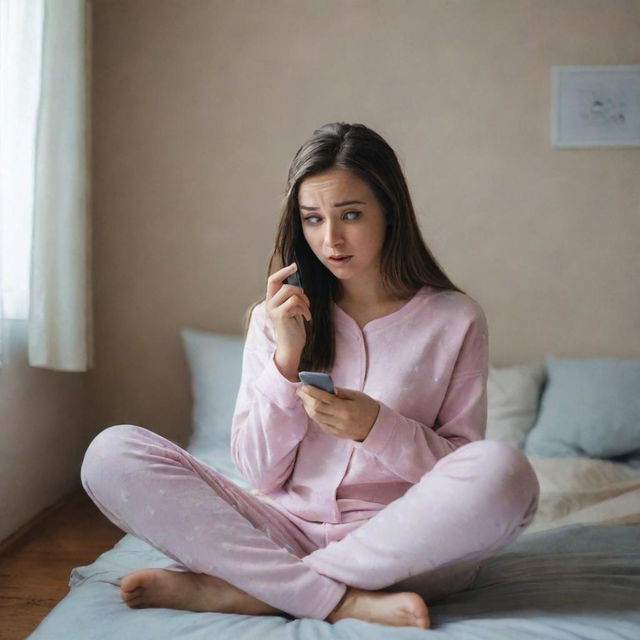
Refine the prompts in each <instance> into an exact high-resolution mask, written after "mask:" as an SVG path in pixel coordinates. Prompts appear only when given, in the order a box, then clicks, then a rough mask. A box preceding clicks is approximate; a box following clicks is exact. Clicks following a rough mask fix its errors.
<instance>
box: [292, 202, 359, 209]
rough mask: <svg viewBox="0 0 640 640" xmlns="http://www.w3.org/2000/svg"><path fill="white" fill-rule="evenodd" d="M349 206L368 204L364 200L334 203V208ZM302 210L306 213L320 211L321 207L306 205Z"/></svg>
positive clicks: (301, 206) (302, 206)
mask: <svg viewBox="0 0 640 640" xmlns="http://www.w3.org/2000/svg"><path fill="white" fill-rule="evenodd" d="M348 204H367V203H366V202H363V201H362V200H344V201H343V202H334V203H333V206H334V207H344V206H346V205H348ZM300 208H301V209H304V210H305V211H318V209H319V208H320V207H307V206H305V205H304V204H301V205H300Z"/></svg>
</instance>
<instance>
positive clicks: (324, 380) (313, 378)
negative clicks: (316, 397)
mask: <svg viewBox="0 0 640 640" xmlns="http://www.w3.org/2000/svg"><path fill="white" fill-rule="evenodd" d="M298 376H299V377H300V380H302V382H304V383H305V384H309V385H311V386H312V387H317V388H318V389H322V390H323V391H327V392H329V393H333V394H334V395H335V393H336V390H335V387H334V386H333V380H332V379H331V376H330V375H329V374H328V373H322V372H320V371H300V373H299V374H298Z"/></svg>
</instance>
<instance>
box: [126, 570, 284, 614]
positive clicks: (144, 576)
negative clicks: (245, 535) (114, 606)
mask: <svg viewBox="0 0 640 640" xmlns="http://www.w3.org/2000/svg"><path fill="white" fill-rule="evenodd" d="M120 597H121V598H122V599H123V600H124V602H125V603H126V605H127V606H128V607H131V608H133V609H143V608H147V607H159V608H163V609H182V610H184V611H216V612H218V613H241V614H247V615H273V614H282V613H283V612H282V611H279V610H278V609H275V608H273V607H271V606H270V605H268V604H266V603H265V602H262V600H258V599H257V598H254V597H253V596H251V595H249V594H248V593H246V592H245V591H242V590H240V589H238V588H237V587H235V586H234V585H232V584H230V583H228V582H226V581H225V580H223V579H222V578H217V577H216V576H210V575H208V574H206V573H189V572H186V571H184V572H183V571H169V570H168V569H142V570H140V571H134V572H133V573H130V574H129V575H128V576H125V577H124V578H123V579H122V583H121V584H120Z"/></svg>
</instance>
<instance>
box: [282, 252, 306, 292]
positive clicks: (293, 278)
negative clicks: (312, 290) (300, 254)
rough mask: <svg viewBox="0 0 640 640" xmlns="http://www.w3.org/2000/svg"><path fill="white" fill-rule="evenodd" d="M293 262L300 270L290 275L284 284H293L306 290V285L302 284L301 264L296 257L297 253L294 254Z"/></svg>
mask: <svg viewBox="0 0 640 640" xmlns="http://www.w3.org/2000/svg"><path fill="white" fill-rule="evenodd" d="M293 261H294V262H295V263H296V265H298V268H297V269H296V270H295V271H294V272H293V273H292V274H291V275H290V276H287V277H286V278H285V279H284V280H283V281H282V284H292V285H294V286H296V287H302V288H303V289H304V285H303V284H302V275H300V263H299V262H298V258H297V256H296V252H295V251H294V252H293Z"/></svg>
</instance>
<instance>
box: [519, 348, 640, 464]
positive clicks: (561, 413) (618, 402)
mask: <svg viewBox="0 0 640 640" xmlns="http://www.w3.org/2000/svg"><path fill="white" fill-rule="evenodd" d="M545 366H546V369H547V382H546V385H545V386H544V388H543V392H542V399H541V402H540V410H539V412H538V418H537V420H536V422H535V424H534V425H533V428H532V429H531V431H530V432H529V435H528V436H527V439H526V442H525V447H524V452H525V453H526V454H527V455H533V456H545V457H589V458H600V459H606V460H611V461H613V462H619V463H622V464H628V465H630V466H633V467H640V359H639V358H627V359H622V358H593V359H588V360H581V359H569V358H555V357H553V356H547V357H546V359H545Z"/></svg>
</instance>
